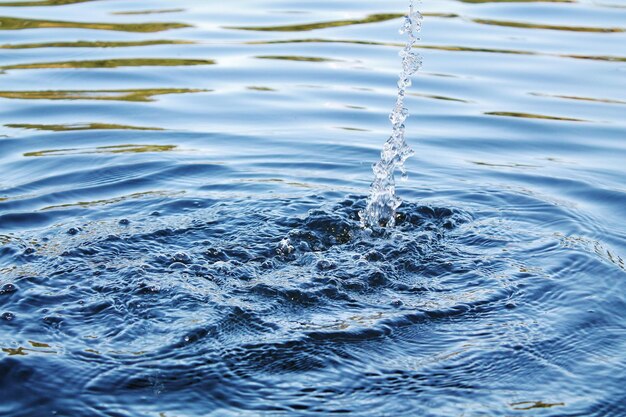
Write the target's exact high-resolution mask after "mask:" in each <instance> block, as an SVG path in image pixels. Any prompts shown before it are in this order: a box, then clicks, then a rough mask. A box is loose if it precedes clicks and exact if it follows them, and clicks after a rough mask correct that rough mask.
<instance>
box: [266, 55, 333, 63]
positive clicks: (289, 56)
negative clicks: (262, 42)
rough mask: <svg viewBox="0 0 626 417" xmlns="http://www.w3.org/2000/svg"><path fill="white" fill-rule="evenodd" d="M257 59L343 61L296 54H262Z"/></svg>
mask: <svg viewBox="0 0 626 417" xmlns="http://www.w3.org/2000/svg"><path fill="white" fill-rule="evenodd" d="M255 58H257V59H277V60H279V61H301V62H341V61H340V60H338V59H331V58H321V57H316V56H296V55H260V56H256V57H255Z"/></svg>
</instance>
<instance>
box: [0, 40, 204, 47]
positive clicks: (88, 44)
mask: <svg viewBox="0 0 626 417" xmlns="http://www.w3.org/2000/svg"><path fill="white" fill-rule="evenodd" d="M194 43H195V42H192V41H182V40H168V39H157V40H150V41H135V42H133V41H130V42H107V41H91V42H90V41H76V42H42V43H17V44H5V45H0V49H35V48H126V47H133V46H153V45H190V44H194Z"/></svg>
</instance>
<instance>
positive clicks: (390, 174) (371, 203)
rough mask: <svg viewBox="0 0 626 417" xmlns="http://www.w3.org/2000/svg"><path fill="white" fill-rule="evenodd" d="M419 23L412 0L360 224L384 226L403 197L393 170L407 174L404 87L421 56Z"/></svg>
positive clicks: (392, 218) (390, 224) (392, 219)
mask: <svg viewBox="0 0 626 417" xmlns="http://www.w3.org/2000/svg"><path fill="white" fill-rule="evenodd" d="M421 27H422V14H421V13H420V12H419V11H417V10H415V7H414V4H413V0H411V1H410V3H409V14H408V15H407V16H405V17H404V21H403V23H402V27H401V28H400V33H402V34H406V35H408V38H409V39H408V40H407V43H406V45H405V47H404V49H402V51H400V57H401V58H402V71H401V72H400V79H399V80H398V97H397V99H396V104H395V106H394V108H393V111H392V112H391V114H390V115H389V119H390V120H391V123H392V125H393V131H392V134H391V136H390V137H389V139H388V140H387V142H386V143H385V145H384V146H383V150H382V152H381V153H380V161H378V162H377V163H376V164H374V166H373V170H374V182H373V183H372V186H371V191H370V196H369V198H368V200H367V207H366V208H365V209H364V210H363V211H361V212H360V213H359V215H360V217H361V224H362V225H363V227H372V226H387V227H393V226H394V225H395V223H396V219H395V214H396V210H397V209H398V207H399V206H400V204H402V200H400V198H398V197H397V196H396V180H395V171H396V169H399V170H400V172H401V173H402V177H403V178H406V175H407V173H406V170H405V168H404V162H405V161H406V160H407V159H408V158H409V157H410V156H412V155H413V150H412V149H411V148H410V147H409V145H408V144H407V142H406V138H405V130H406V128H405V125H404V122H405V121H406V119H407V117H409V110H408V109H407V108H406V107H405V106H404V97H405V95H406V89H407V88H408V87H409V86H410V85H411V76H412V75H413V74H415V73H416V72H417V71H418V70H419V69H420V67H421V66H422V58H421V56H420V55H419V54H417V53H416V52H414V51H413V45H415V43H416V42H417V41H418V40H419V38H418V36H417V34H418V32H419V31H420V30H421Z"/></svg>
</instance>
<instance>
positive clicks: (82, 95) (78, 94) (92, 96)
mask: <svg viewBox="0 0 626 417" xmlns="http://www.w3.org/2000/svg"><path fill="white" fill-rule="evenodd" d="M210 91H212V90H200V89H189V88H154V89H145V90H92V91H88V90H85V91H0V98H8V99H18V100H114V101H137V102H146V101H154V96H158V95H165V94H186V93H203V92H210Z"/></svg>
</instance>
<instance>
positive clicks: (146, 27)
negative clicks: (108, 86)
mask: <svg viewBox="0 0 626 417" xmlns="http://www.w3.org/2000/svg"><path fill="white" fill-rule="evenodd" d="M187 27H191V26H190V25H187V24H185V23H168V22H152V23H86V22H65V21H57V20H34V19H22V18H17V17H0V30H22V29H54V28H73V29H95V30H113V31H120V32H139V33H148V32H161V31H164V30H170V29H181V28H187Z"/></svg>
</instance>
